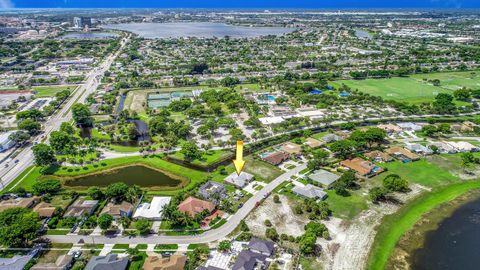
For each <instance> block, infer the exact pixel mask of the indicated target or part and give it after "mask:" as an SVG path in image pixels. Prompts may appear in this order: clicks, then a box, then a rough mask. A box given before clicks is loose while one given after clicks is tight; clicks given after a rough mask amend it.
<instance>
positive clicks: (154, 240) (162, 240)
mask: <svg viewBox="0 0 480 270" xmlns="http://www.w3.org/2000/svg"><path fill="white" fill-rule="evenodd" d="M306 168H307V165H306V164H302V165H300V166H298V167H296V168H294V169H292V170H290V171H288V172H286V173H284V174H282V175H280V176H279V177H277V178H276V179H275V180H273V181H272V182H270V183H269V184H268V185H266V186H265V187H264V188H263V189H261V190H260V191H259V192H257V193H256V194H255V195H253V197H252V198H250V199H249V200H248V201H247V202H245V204H244V205H243V207H242V208H240V209H239V210H238V211H237V212H236V213H235V214H233V215H232V216H231V217H230V219H228V221H227V222H226V223H225V224H224V225H222V226H221V227H219V228H217V229H213V230H210V231H207V232H205V233H202V234H199V235H185V236H160V235H149V236H147V237H141V236H138V237H129V236H85V235H68V236H65V235H47V236H45V237H46V238H48V239H50V240H51V241H52V242H54V243H79V242H84V243H92V244H196V243H209V242H214V241H217V240H220V239H223V238H224V237H226V236H227V235H229V234H230V233H231V232H232V231H233V230H234V229H235V228H236V227H237V226H238V224H240V221H241V220H244V219H245V218H246V217H247V215H248V214H249V213H250V212H251V211H252V210H253V209H254V208H255V205H256V203H257V202H259V201H261V200H262V199H263V198H264V197H265V196H266V195H267V194H270V193H271V192H272V191H273V190H274V189H275V188H276V187H278V186H279V185H280V184H282V183H283V182H284V181H287V180H289V179H290V177H291V176H293V175H296V174H297V173H299V172H300V171H302V170H304V169H306Z"/></svg>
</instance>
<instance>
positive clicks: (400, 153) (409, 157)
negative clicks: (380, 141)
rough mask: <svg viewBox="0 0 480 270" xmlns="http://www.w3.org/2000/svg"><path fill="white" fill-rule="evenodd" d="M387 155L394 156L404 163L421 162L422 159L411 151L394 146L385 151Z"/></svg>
mask: <svg viewBox="0 0 480 270" xmlns="http://www.w3.org/2000/svg"><path fill="white" fill-rule="evenodd" d="M385 153H387V154H389V155H391V156H394V157H396V158H398V159H400V160H402V161H404V162H408V161H415V160H419V159H420V157H419V156H418V155H417V154H414V153H412V152H410V151H409V150H407V149H405V148H402V147H399V146H394V147H390V148H388V149H386V150H385Z"/></svg>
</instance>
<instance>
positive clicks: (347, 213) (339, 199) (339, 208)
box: [325, 190, 368, 219]
mask: <svg viewBox="0 0 480 270" xmlns="http://www.w3.org/2000/svg"><path fill="white" fill-rule="evenodd" d="M361 192H362V190H359V191H351V192H350V196H346V197H343V196H340V195H337V194H336V193H335V191H334V190H327V194H328V197H327V199H326V200H325V201H326V202H327V203H328V206H329V208H330V209H331V210H332V214H333V216H334V217H339V218H342V219H352V218H353V217H355V216H356V215H357V214H358V213H360V212H361V211H363V210H366V209H367V208H368V205H367V200H368V198H366V197H365V196H363V195H362V194H361Z"/></svg>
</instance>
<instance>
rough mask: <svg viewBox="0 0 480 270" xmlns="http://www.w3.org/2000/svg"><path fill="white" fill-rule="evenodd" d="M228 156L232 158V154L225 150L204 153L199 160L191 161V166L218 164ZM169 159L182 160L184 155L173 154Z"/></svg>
mask: <svg viewBox="0 0 480 270" xmlns="http://www.w3.org/2000/svg"><path fill="white" fill-rule="evenodd" d="M229 156H232V157H233V153H232V152H230V151H226V150H209V151H206V152H205V153H204V154H203V156H202V158H201V159H200V160H198V159H196V160H194V161H192V164H196V165H200V166H208V165H211V164H214V163H215V162H218V161H220V160H222V159H224V158H227V157H229ZM171 157H173V158H176V159H179V160H184V155H183V154H182V153H180V152H176V153H175V154H173V155H171Z"/></svg>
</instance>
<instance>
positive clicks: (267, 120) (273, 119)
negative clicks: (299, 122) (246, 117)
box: [258, 116, 285, 125]
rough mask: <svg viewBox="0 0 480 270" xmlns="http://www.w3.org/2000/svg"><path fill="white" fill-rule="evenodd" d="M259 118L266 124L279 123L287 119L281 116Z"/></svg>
mask: <svg viewBox="0 0 480 270" xmlns="http://www.w3.org/2000/svg"><path fill="white" fill-rule="evenodd" d="M258 120H260V122H262V124H264V125H271V124H278V123H282V122H283V121H285V119H284V118H283V117H281V116H273V117H261V118H258Z"/></svg>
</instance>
